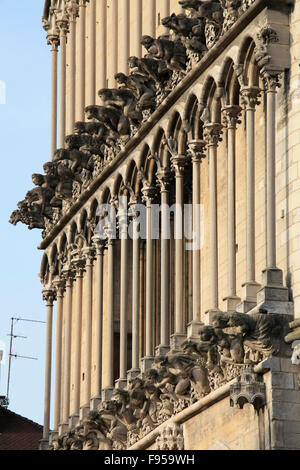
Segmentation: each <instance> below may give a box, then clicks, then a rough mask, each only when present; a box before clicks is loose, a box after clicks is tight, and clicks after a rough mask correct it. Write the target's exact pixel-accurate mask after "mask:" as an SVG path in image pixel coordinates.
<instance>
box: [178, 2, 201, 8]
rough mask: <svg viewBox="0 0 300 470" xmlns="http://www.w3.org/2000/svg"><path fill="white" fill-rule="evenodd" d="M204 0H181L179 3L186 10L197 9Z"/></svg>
mask: <svg viewBox="0 0 300 470" xmlns="http://www.w3.org/2000/svg"><path fill="white" fill-rule="evenodd" d="M202 3H203V2H200V1H199V0H180V1H179V5H181V6H182V8H183V9H184V10H189V9H193V10H197V9H198V8H199V7H200V6H201V4H202Z"/></svg>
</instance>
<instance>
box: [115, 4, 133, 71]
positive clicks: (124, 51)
mask: <svg viewBox="0 0 300 470" xmlns="http://www.w3.org/2000/svg"><path fill="white" fill-rule="evenodd" d="M118 7H119V13H120V17H121V18H122V28H121V29H120V33H122V35H121V34H120V44H122V47H120V52H119V54H120V60H119V64H118V71H119V72H122V73H125V75H127V74H128V57H129V56H130V47H129V46H130V36H129V31H130V16H129V0H118Z"/></svg>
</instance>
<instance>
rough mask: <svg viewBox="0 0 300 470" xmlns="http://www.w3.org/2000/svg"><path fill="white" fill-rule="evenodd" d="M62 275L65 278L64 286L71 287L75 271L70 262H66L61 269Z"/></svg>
mask: <svg viewBox="0 0 300 470" xmlns="http://www.w3.org/2000/svg"><path fill="white" fill-rule="evenodd" d="M62 276H63V278H64V279H65V280H66V287H72V285H73V280H74V277H75V271H74V268H73V266H72V265H71V264H66V265H65V266H64V267H63V270H62Z"/></svg>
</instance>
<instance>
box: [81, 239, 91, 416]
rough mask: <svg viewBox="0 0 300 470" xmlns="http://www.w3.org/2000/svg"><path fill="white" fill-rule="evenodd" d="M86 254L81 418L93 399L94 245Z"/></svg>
mask: <svg viewBox="0 0 300 470" xmlns="http://www.w3.org/2000/svg"><path fill="white" fill-rule="evenodd" d="M83 254H84V256H85V259H86V261H85V272H86V274H85V275H86V286H85V301H86V308H85V315H86V317H85V351H84V366H83V367H84V383H83V403H84V405H83V406H82V407H81V409H80V419H81V420H82V419H84V418H86V416H87V414H88V412H89V411H90V400H91V377H92V320H93V263H94V259H95V250H94V248H93V247H88V248H84V249H83Z"/></svg>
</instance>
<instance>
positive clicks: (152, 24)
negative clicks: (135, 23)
mask: <svg viewBox="0 0 300 470" xmlns="http://www.w3.org/2000/svg"><path fill="white" fill-rule="evenodd" d="M147 2H149V20H148V21H149V33H147V34H149V36H152V37H153V38H155V37H156V0H147Z"/></svg>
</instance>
